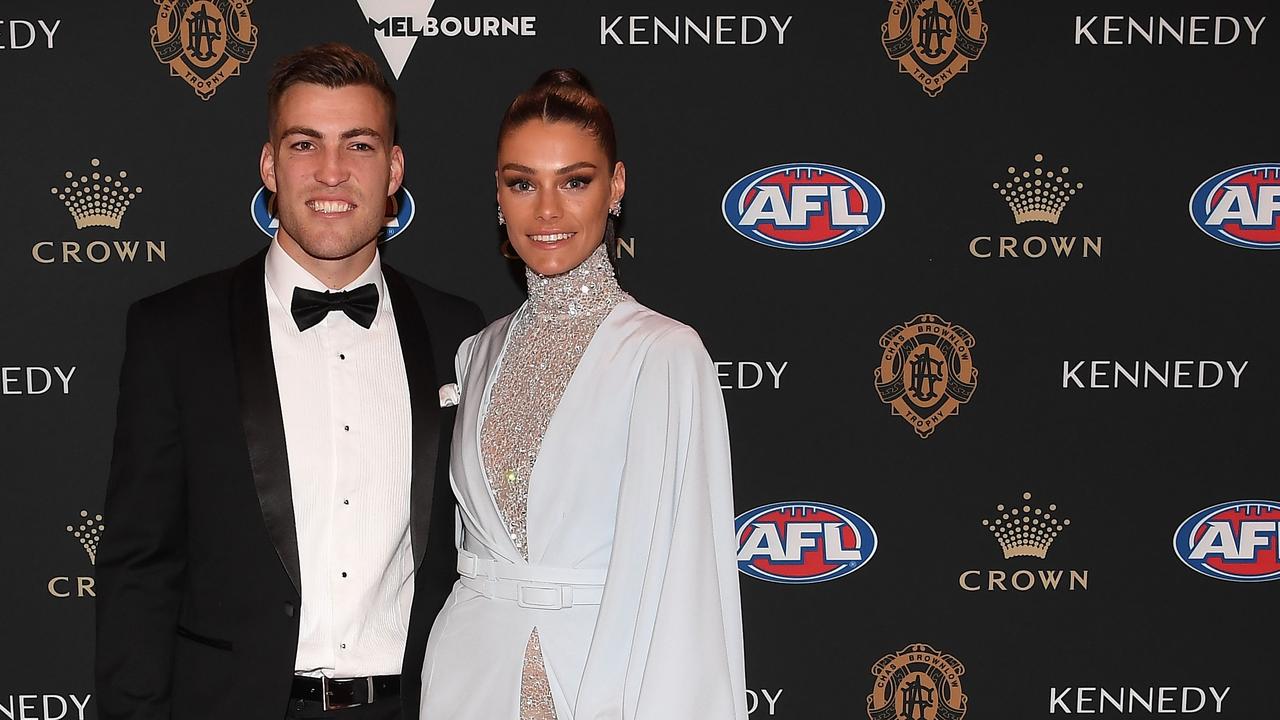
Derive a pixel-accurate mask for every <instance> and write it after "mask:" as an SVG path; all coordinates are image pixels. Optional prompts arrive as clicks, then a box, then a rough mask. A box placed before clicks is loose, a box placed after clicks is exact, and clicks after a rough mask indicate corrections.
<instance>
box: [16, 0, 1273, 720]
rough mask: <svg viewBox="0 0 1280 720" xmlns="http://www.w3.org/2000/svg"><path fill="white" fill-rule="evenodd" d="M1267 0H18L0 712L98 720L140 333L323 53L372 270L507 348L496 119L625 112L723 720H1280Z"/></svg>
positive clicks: (642, 289) (630, 225)
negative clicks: (726, 711) (374, 264)
mask: <svg viewBox="0 0 1280 720" xmlns="http://www.w3.org/2000/svg"><path fill="white" fill-rule="evenodd" d="M1275 9H1276V8H1275V6H1274V4H1272V3H1270V2H1266V1H1264V0H1252V1H1243V0H1241V1H1237V0H1195V1H1186V0H1177V1H1172V0H1078V1H1076V2H1049V1H1044V0H1035V1H1031V0H1024V1H1023V2H1011V1H1009V0H859V1H858V2H843V3H829V2H818V1H817V0H805V1H798V2H787V3H779V2H775V3H741V2H728V1H724V2H680V3H675V2H666V1H659V0H652V1H649V2H639V3H637V2H625V3H624V2H595V3H575V4H569V3H537V2H519V3H518V2H507V1H497V0H495V2H486V3H475V2H461V1H459V0H453V1H450V0H436V1H435V2H433V1H432V0H331V1H326V2H284V1H282V0H255V1H254V2H250V1H249V0H130V1H129V2H87V1H86V2H34V1H28V0H8V1H7V2H5V3H4V4H3V7H2V8H0V96H2V97H3V99H4V112H3V121H2V123H3V125H2V127H3V130H4V135H5V138H6V142H5V143H4V149H3V151H0V153H2V155H3V158H4V161H5V162H4V163H3V172H4V174H5V182H4V186H3V187H4V189H3V193H0V207H2V208H3V212H2V215H3V218H4V228H3V231H0V232H2V237H0V262H2V267H3V268H4V271H5V282H4V285H5V293H4V295H5V298H6V302H5V303H4V304H5V309H4V311H3V313H0V315H3V317H4V321H3V322H4V328H3V333H0V412H2V414H3V422H2V423H0V427H2V430H0V432H3V438H4V440H3V443H4V445H3V448H4V462H3V469H2V472H3V476H2V479H0V483H2V484H0V488H2V489H3V498H4V522H3V523H0V568H2V570H0V572H2V579H0V598H3V600H2V601H0V602H2V607H3V612H2V613H0V719H4V720H16V719H21V720H32V719H36V718H39V719H41V720H64V719H72V718H75V719H80V718H93V717H95V716H96V711H95V700H94V698H93V697H92V695H93V687H92V679H91V657H92V642H93V640H92V638H93V603H94V581H93V574H94V570H93V562H94V551H95V548H96V546H97V542H98V540H99V538H102V537H108V536H110V533H111V520H112V519H111V518H110V517H104V516H103V515H102V513H101V509H102V502H103V491H104V486H105V477H106V468H107V463H108V459H109V455H110V439H111V433H112V428H113V423H114V406H115V395H116V379H117V373H118V369H119V362H120V357H121V351H122V343H123V321H124V312H125V308H126V307H127V305H128V304H129V303H130V302H132V301H134V300H136V299H137V298H139V297H142V296H145V295H148V294H151V293H153V292H156V291H159V290H161V289H164V288H166V287H169V286H171V285H174V284H176V283H178V282H180V281H183V280H185V279H188V278H191V277H193V276H195V275H198V274H201V273H205V272H208V271H211V270H214V269H217V268H222V267H225V266H228V265H231V264H234V263H235V262H237V261H238V260H239V259H241V258H243V257H245V256H247V255H249V254H251V253H253V252H254V251H255V250H257V249H259V248H261V247H262V246H263V245H264V244H265V243H266V242H267V241H268V236H269V233H271V232H272V231H273V225H272V223H273V220H272V218H271V216H270V214H269V213H268V211H267V203H266V198H265V197H263V195H262V194H261V193H260V181H259V178H258V173H257V158H258V153H259V149H260V147H261V144H262V142H263V140H264V137H265V112H264V94H265V85H266V80H267V77H268V75H269V72H270V69H271V66H272V63H273V61H274V60H275V59H276V58H277V57H279V56H281V55H283V54H286V53H289V52H291V51H294V50H296V49H298V48H299V47H301V46H303V45H307V44H311V43H315V42H320V41H328V40H338V41H343V42H347V43H350V44H352V45H355V46H356V47H359V48H362V49H364V50H366V51H368V52H370V53H371V54H373V55H374V56H375V57H377V58H379V59H380V61H384V62H385V65H384V69H385V71H386V72H387V73H388V74H389V75H390V76H393V77H394V78H395V81H394V82H395V85H396V87H397V90H398V92H399V94H400V108H401V111H400V127H401V135H402V138H401V139H402V144H403V146H404V149H405V156H406V158H407V181H406V190H405V191H404V193H403V194H402V196H401V198H400V203H399V208H400V213H399V216H398V217H397V218H396V219H395V220H394V221H393V222H392V223H391V227H390V228H389V229H388V235H389V236H390V239H389V240H388V241H387V243H386V245H385V253H386V256H387V257H388V258H389V259H390V260H391V261H392V262H394V263H395V264H396V265H398V266H399V267H400V268H401V269H403V270H406V271H408V272H409V273H411V274H413V275H416V276H418V277H419V278H421V279H423V280H425V281H427V282H430V283H432V284H434V285H436V286H438V287H440V288H443V289H445V290H448V291H450V292H454V293H458V294H461V295H465V296H467V297H470V298H473V299H475V300H476V301H477V302H479V303H480V304H481V305H482V306H483V308H484V310H485V311H486V313H487V315H488V316H489V317H490V318H491V319H492V318H497V317H499V316H501V315H503V314H506V313H507V312H509V311H511V310H512V309H513V308H514V307H515V306H516V305H517V304H518V303H519V302H520V300H521V297H522V296H521V290H520V287H519V285H518V284H517V283H516V282H514V281H513V279H512V278H513V273H511V272H509V271H508V270H509V268H508V266H507V264H506V262H507V261H505V260H504V259H503V258H502V257H501V256H500V255H499V253H498V243H499V235H498V230H497V227H496V225H495V223H494V187H493V164H492V163H493V153H494V140H495V138H494V135H495V131H496V128H497V124H498V120H499V118H500V116H501V113H502V111H503V109H504V108H505V106H506V104H507V103H508V102H509V101H510V99H511V98H512V97H513V96H514V95H515V94H516V93H517V92H519V91H520V90H521V89H523V88H524V87H526V86H527V85H528V84H529V83H530V82H531V81H532V80H533V78H534V77H536V76H537V75H538V73H539V72H541V71H542V70H544V69H546V68H548V67H552V66H566V65H567V66H574V67H578V68H581V69H582V70H584V71H585V72H586V73H587V75H588V77H590V78H591V79H592V80H593V81H594V83H595V84H596V86H597V90H598V91H599V93H600V94H601V95H602V97H603V98H604V100H605V101H606V102H607V103H608V105H609V106H610V108H611V109H612V111H613V113H614V117H615V119H616V122H617V126H618V130H619V139H620V151H621V156H622V159H623V160H624V161H626V162H627V169H628V179H629V183H628V190H629V192H628V194H627V197H626V200H625V202H624V206H625V212H624V216H623V217H624V221H623V223H622V226H621V231H622V235H623V240H622V243H621V247H620V251H619V255H620V258H619V264H620V267H621V275H622V279H623V284H624V286H625V287H626V288H627V289H628V290H630V291H631V292H632V293H633V294H634V295H635V296H636V297H637V298H638V299H639V300H641V301H642V302H644V303H646V304H648V305H650V306H651V307H654V308H656V309H658V310H660V311H662V312H665V313H667V314H669V315H672V316H674V317H676V318H679V319H681V320H683V321H685V322H688V323H689V324H691V325H693V326H694V327H696V328H697V329H698V330H699V331H700V332H701V334H702V336H703V338H704V339H705V342H706V344H707V346H708V348H709V349H710V351H711V353H712V355H713V356H714V359H715V360H716V361H717V365H718V368H719V371H720V378H721V382H722V385H723V388H724V394H725V399H726V402H727V404H728V408H729V413H730V422H731V427H732V433H733V442H734V447H733V451H734V474H735V478H734V480H735V486H736V488H735V494H736V502H737V512H738V513H740V515H739V518H738V527H739V546H740V554H739V563H740V567H741V571H742V577H741V580H742V600H743V609H744V615H745V623H746V628H745V629H746V641H747V675H748V687H749V690H748V708H749V709H750V710H751V717H752V718H779V719H788V720H818V719H819V718H821V719H823V720H827V719H829V718H861V717H867V718H870V719H871V720H897V719H901V720H960V719H961V718H965V717H971V718H973V719H975V720H976V719H979V718H985V719H989V718H1051V717H1057V716H1068V715H1092V714H1096V715H1111V716H1121V715H1125V716H1135V717H1149V716H1150V717H1155V716H1171V717H1187V718H1211V717H1229V718H1263V717H1275V716H1276V715H1277V713H1280V700H1278V699H1277V694H1276V682H1275V678H1274V675H1275V673H1276V671H1277V669H1278V668H1280V664H1278V663H1277V660H1276V652H1275V648H1276V645H1277V641H1280V631H1277V630H1276V623H1275V622H1274V620H1273V619H1272V615H1273V613H1274V611H1275V607H1276V605H1277V601H1280V593H1277V590H1278V589H1280V583H1278V582H1269V581H1275V580H1277V579H1280V539H1278V536H1280V486H1278V485H1280V483H1278V482H1277V474H1276V463H1275V462H1274V448H1275V447H1276V443H1275V431H1274V427H1275V423H1274V417H1275V402H1276V400H1277V399H1278V398H1280V393H1278V390H1280V385H1278V382H1277V378H1278V377H1280V352H1278V350H1280V347H1278V341H1277V337H1278V336H1280V333H1277V332H1276V330H1275V324H1276V322H1275V316H1276V313H1277V310H1278V308H1277V297H1276V294H1275V290H1274V288H1275V287H1276V284H1275V281H1274V279H1273V275H1272V273H1274V271H1275V270H1276V268H1277V262H1280V253H1272V252H1270V251H1271V250H1274V249H1277V248H1280V228H1278V227H1277V222H1276V217H1277V213H1280V142H1278V140H1277V138H1278V136H1277V132H1276V129H1275V122H1274V117H1273V116H1272V115H1271V113H1272V112H1274V111H1275V109H1276V102H1275V91H1276V76H1277V72H1278V71H1280V18H1275V17H1270V16H1269V13H1272V12H1273V11H1274V10H1275ZM623 550H625V548H624V549H623Z"/></svg>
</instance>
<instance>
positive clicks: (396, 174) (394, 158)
mask: <svg viewBox="0 0 1280 720" xmlns="http://www.w3.org/2000/svg"><path fill="white" fill-rule="evenodd" d="M403 182H404V151H403V150H401V149H400V146H399V145H393V146H392V147H391V174H390V176H389V177H388V178H387V197H391V196H392V195H395V194H396V191H398V190H399V189H400V184H401V183H403Z"/></svg>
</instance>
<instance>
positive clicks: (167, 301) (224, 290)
mask: <svg viewBox="0 0 1280 720" xmlns="http://www.w3.org/2000/svg"><path fill="white" fill-rule="evenodd" d="M255 261H259V263H260V257H259V256H258V255H255V256H254V257H251V258H249V259H247V260H245V261H243V262H241V263H239V264H237V265H235V266H232V267H229V268H224V269H222V270H216V271H214V272H209V273H205V274H204V275H200V276H197V277H194V278H191V279H190V280H185V281H183V282H180V283H178V284H177V285H174V286H173V287H170V288H168V289H166V290H161V291H160V292H158V293H155V294H152V295H148V296H146V297H144V298H142V299H141V300H138V301H137V302H136V303H134V306H133V308H132V309H131V312H132V313H134V314H137V315H139V316H143V317H146V318H151V319H154V320H156V321H159V322H165V321H170V320H185V321H189V320H191V319H193V318H196V317H199V316H206V315H210V314H215V313H222V314H226V312H227V307H228V300H229V298H230V295H231V288H232V286H233V284H234V282H235V278H236V275H237V273H240V272H242V271H243V270H244V268H245V266H246V265H251V264H252V263H253V262H255Z"/></svg>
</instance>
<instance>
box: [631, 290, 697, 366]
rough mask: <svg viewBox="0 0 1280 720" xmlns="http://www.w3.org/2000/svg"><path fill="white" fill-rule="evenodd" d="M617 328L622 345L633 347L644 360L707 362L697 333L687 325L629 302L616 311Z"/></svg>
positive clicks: (636, 303)
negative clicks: (662, 359)
mask: <svg viewBox="0 0 1280 720" xmlns="http://www.w3.org/2000/svg"><path fill="white" fill-rule="evenodd" d="M617 314H618V318H617V327H618V329H619V331H620V334H621V339H622V342H623V343H625V344H634V345H635V346H636V347H637V349H638V350H642V351H643V352H644V354H645V356H646V357H664V358H666V359H669V360H680V359H683V360H702V359H705V358H708V354H707V349H706V346H704V345H703V343H702V337H701V336H700V335H698V331H697V330H694V329H693V328H692V327H690V326H689V325H687V324H685V323H683V322H681V321H679V320H676V319H675V318H672V317H670V316H667V315H663V314H662V313H660V312H658V311H656V310H654V309H652V308H650V307H647V306H645V305H642V304H640V303H638V302H636V301H635V300H628V301H626V302H624V303H623V304H622V305H620V306H619V307H618V310H617Z"/></svg>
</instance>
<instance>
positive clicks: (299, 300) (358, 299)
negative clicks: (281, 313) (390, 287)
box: [290, 283, 378, 331]
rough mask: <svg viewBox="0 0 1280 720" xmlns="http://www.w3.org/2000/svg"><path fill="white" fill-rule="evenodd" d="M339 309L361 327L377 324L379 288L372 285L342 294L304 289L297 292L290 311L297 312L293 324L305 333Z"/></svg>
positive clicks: (362, 286)
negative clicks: (374, 321)
mask: <svg viewBox="0 0 1280 720" xmlns="http://www.w3.org/2000/svg"><path fill="white" fill-rule="evenodd" d="M335 310H337V311H340V312H344V313H346V314H347V317H349V318H351V319H352V320H353V321H355V323H356V324H357V325H359V326H360V327H363V328H366V329H367V328H368V327H369V326H370V325H372V324H373V317H374V315H377V314H378V288H377V286H376V285H374V284H373V283H369V284H368V285H361V286H360V287H358V288H356V289H354V290H344V291H341V292H331V291H330V292H316V291H315V290H304V289H302V288H300V287H296V288H294V289H293V303H292V304H291V305H290V312H292V313H293V321H294V322H295V323H297V324H298V330H300V331H305V330H307V329H308V328H310V327H312V326H315V325H318V324H319V323H320V321H321V320H324V318H325V316H326V315H328V314H329V313H331V312H333V311H335Z"/></svg>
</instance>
